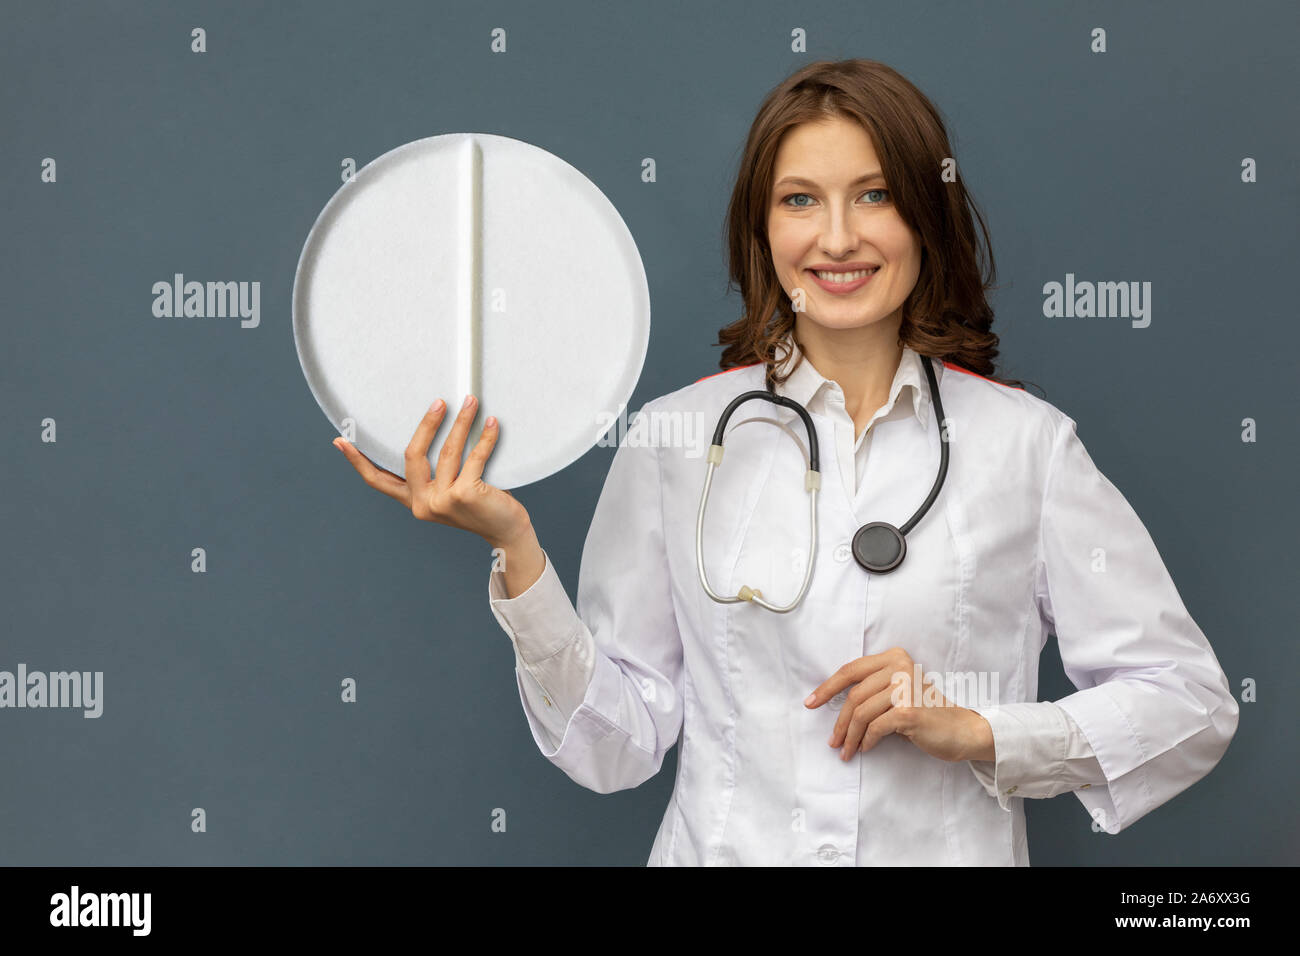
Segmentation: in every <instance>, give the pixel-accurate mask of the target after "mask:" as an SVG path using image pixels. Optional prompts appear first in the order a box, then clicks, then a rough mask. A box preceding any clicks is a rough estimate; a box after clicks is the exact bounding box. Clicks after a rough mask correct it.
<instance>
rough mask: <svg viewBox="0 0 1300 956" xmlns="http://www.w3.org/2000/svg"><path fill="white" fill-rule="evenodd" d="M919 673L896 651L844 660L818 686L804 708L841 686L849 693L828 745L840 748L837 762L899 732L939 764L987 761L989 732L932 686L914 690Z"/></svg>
mask: <svg viewBox="0 0 1300 956" xmlns="http://www.w3.org/2000/svg"><path fill="white" fill-rule="evenodd" d="M918 677H921V670H920V668H918V667H917V666H916V664H915V662H914V661H913V660H912V658H911V655H909V654H908V653H907V651H905V650H903V649H902V648H901V647H893V648H890V649H889V650H887V651H885V652H884V653H881V654H872V655H870V656H867V657H859V658H858V659H857V660H854V661H849V663H847V664H845V665H844V666H843V667H841V668H840V669H839V670H837V671H836V672H835V673H834V674H832V675H831V676H830V677H829V678H828V679H827V680H826V681H824V682H823V683H822V684H821V686H820V687H818V688H817V689H816V690H815V691H813V692H812V694H810V695H809V697H808V699H807V700H805V701H804V706H806V707H808V708H809V709H815V708H817V707H820V706H821V705H822V704H824V703H825V702H826V701H828V700H830V699H831V698H832V697H834V696H835V695H836V694H838V693H839V692H840V691H841V690H843V689H844V688H845V687H848V686H850V685H854V684H856V685H857V686H855V687H854V688H853V689H852V690H851V691H849V694H848V698H847V699H846V700H845V702H844V706H843V707H842V708H841V709H840V715H839V719H838V720H836V721H835V729H834V730H833V731H831V737H830V740H829V741H827V743H828V744H829V745H830V746H832V747H841V748H842V750H841V752H840V759H841V760H848V759H849V758H850V757H851V756H853V754H854V752H855V751H858V750H862V751H867V750H870V749H871V748H872V747H874V746H875V745H876V744H877V743H879V742H880V741H881V740H882V739H883V738H884V737H886V736H888V735H889V734H895V733H896V734H902V735H903V736H904V737H906V738H907V739H908V740H910V741H912V743H914V744H916V746H918V747H920V748H921V749H922V750H924V751H925V752H926V753H928V754H930V755H931V756H933V757H938V758H939V759H940V760H949V761H954V760H992V759H994V750H993V728H992V727H990V726H989V722H988V721H987V720H985V719H984V718H983V717H981V716H980V715H979V714H977V713H975V711H973V710H969V709H967V708H965V707H958V706H957V705H956V704H954V703H953V702H952V701H950V700H948V698H946V697H944V696H943V694H941V693H940V692H939V689H938V688H937V687H935V686H934V685H933V683H925V684H923V685H922V686H915V685H916V683H917V681H916V679H917V678H918Z"/></svg>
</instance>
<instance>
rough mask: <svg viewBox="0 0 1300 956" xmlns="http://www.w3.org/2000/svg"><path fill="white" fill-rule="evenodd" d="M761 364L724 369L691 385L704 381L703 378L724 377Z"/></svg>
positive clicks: (698, 379) (755, 363)
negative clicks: (729, 373)
mask: <svg viewBox="0 0 1300 956" xmlns="http://www.w3.org/2000/svg"><path fill="white" fill-rule="evenodd" d="M761 364H762V363H761V362H754V363H753V364H752V365H737V366H736V367H735V368H724V369H723V370H722V371H721V372H714V373H713V375H706V376H704V378H697V379H696V380H695V382H694V383H693V384H698V383H700V382H702V381H704V379H705V378H714V377H715V376H718V375H726V374H727V373H728V372H739V371H740V370H741V369H742V368H753V367H754V366H755V365H761Z"/></svg>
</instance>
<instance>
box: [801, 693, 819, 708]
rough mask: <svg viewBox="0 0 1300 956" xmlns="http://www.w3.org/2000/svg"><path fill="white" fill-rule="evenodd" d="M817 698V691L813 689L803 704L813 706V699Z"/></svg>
mask: <svg viewBox="0 0 1300 956" xmlns="http://www.w3.org/2000/svg"><path fill="white" fill-rule="evenodd" d="M816 699H817V692H816V691H813V692H812V693H811V694H809V695H808V696H807V697H805V698H804V699H803V705H804V706H805V707H811V706H812V704H813V701H815V700H816Z"/></svg>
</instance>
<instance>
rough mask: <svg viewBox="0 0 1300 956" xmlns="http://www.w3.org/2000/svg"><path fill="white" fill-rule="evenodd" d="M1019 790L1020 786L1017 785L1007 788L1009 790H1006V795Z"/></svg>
mask: <svg viewBox="0 0 1300 956" xmlns="http://www.w3.org/2000/svg"><path fill="white" fill-rule="evenodd" d="M1019 789H1020V785H1019V784H1017V785H1016V786H1014V787H1009V788H1008V789H1007V793H1008V794H1013V793H1015V792H1016V791H1017V790H1019Z"/></svg>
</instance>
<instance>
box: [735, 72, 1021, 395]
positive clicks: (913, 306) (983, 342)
mask: <svg viewBox="0 0 1300 956" xmlns="http://www.w3.org/2000/svg"><path fill="white" fill-rule="evenodd" d="M836 115H839V116H844V117H846V118H848V119H850V120H855V121H857V122H858V123H859V124H860V125H861V126H862V128H863V129H864V130H865V131H866V133H867V135H868V136H870V137H871V141H872V144H873V145H874V146H875V149H876V154H877V156H879V158H880V163H881V172H882V173H883V174H884V176H885V181H886V183H887V184H888V186H889V189H890V196H891V199H892V200H893V203H894V206H895V208H896V209H897V210H898V214H899V216H901V217H902V219H903V221H904V222H905V223H907V224H908V225H909V226H910V227H911V228H912V229H913V230H915V231H916V232H917V233H918V234H919V236H920V241H921V271H920V275H919V276H918V277H917V281H916V287H915V288H914V289H913V290H912V292H911V293H910V294H909V295H908V297H907V298H906V299H905V300H904V302H903V309H902V321H901V323H900V325H899V341H900V344H903V345H906V346H908V347H910V348H912V349H913V350H915V351H916V352H918V353H920V354H921V355H928V356H930V357H931V358H932V359H934V360H936V361H945V362H951V363H952V364H954V365H958V366H960V367H962V368H964V369H966V370H968V371H971V372H974V373H976V374H977V375H982V376H984V377H986V378H989V379H992V380H993V381H995V382H998V383H1000V384H1002V385H1009V386H1012V387H1015V388H1024V383H1022V382H1020V381H1019V380H1017V379H1003V378H999V377H997V376H996V375H994V369H995V362H994V360H995V359H996V358H997V355H998V337H997V335H996V334H994V333H993V332H992V331H990V327H991V326H992V324H993V309H992V307H990V306H989V304H988V300H987V299H986V298H985V293H986V292H987V291H988V290H989V289H993V288H997V287H996V286H994V285H993V281H994V279H995V278H996V275H997V271H996V267H995V265H994V262H993V250H992V247H991V245H990V240H989V233H988V227H987V226H986V225H985V224H984V217H983V216H982V215H981V214H980V211H979V209H978V208H977V207H976V205H975V203H974V200H972V199H971V197H970V195H969V194H968V193H967V192H966V187H965V186H964V185H963V184H962V181H961V178H960V176H958V177H956V178H955V179H953V181H952V182H945V181H944V177H943V176H942V175H941V173H942V172H943V164H944V161H945V160H948V159H949V158H951V157H952V155H953V151H952V148H951V146H950V145H949V143H948V133H947V130H946V129H945V127H944V122H943V119H942V117H941V116H940V114H939V111H938V110H937V109H936V108H935V106H934V104H933V103H931V102H930V100H929V99H928V98H927V97H926V96H925V94H924V93H922V92H921V91H920V90H919V89H917V88H916V87H915V86H914V85H913V84H912V83H911V82H910V81H908V80H907V79H905V78H904V77H903V76H902V75H901V74H899V73H898V72H897V71H895V70H894V69H892V68H891V67H888V66H886V65H885V64H883V63H877V62H875V61H874V60H860V59H855V60H838V61H832V60H822V61H819V62H817V63H812V64H809V65H808V66H806V67H804V68H803V69H801V70H799V71H798V72H796V73H793V74H791V75H790V76H789V77H788V78H787V79H786V80H785V81H783V82H782V83H781V84H780V85H779V86H777V87H776V88H775V89H774V90H772V91H771V92H770V93H768V95H767V98H766V99H765V100H764V101H763V104H762V106H761V107H760V108H759V110H758V115H757V116H756V117H755V118H754V122H753V125H752V126H750V129H749V138H748V139H747V141H746V142H745V148H744V154H743V155H742V157H741V160H740V168H739V170H738V172H737V176H736V185H735V189H734V190H733V191H732V194H731V204H730V206H729V207H728V210H727V220H726V244H727V247H728V256H729V262H730V281H729V282H728V286H727V287H728V290H730V289H731V288H732V287H733V286H734V287H739V289H740V293H741V296H742V299H743V303H744V311H743V314H742V316H741V317H740V318H739V319H737V320H736V321H735V322H733V323H732V324H730V325H728V326H726V327H725V328H723V329H721V330H720V331H719V332H718V341H717V343H716V344H718V345H722V346H724V347H725V348H724V350H723V352H722V356H721V358H720V360H719V362H718V364H719V366H720V367H721V368H722V369H723V370H726V369H731V368H736V367H738V366H741V365H753V364H758V363H762V364H764V365H765V366H766V367H767V386H768V388H772V387H774V385H775V384H776V383H777V382H778V381H784V380H785V378H786V377H788V374H787V375H786V376H783V377H781V378H779V379H778V378H777V377H776V373H775V365H776V364H777V363H778V362H780V361H781V360H782V359H783V358H784V357H785V356H784V355H778V354H777V350H778V346H779V344H780V341H781V339H782V338H783V337H784V336H785V335H786V334H787V333H790V334H793V332H794V311H793V309H792V307H791V304H790V298H789V296H788V295H786V292H785V290H784V289H783V288H782V287H781V284H780V282H778V281H777V276H776V271H775V269H774V268H773V266H772V259H771V252H770V246H769V242H768V236H767V212H768V205H769V203H770V202H771V196H772V176H773V170H774V167H775V164H776V153H777V148H778V147H779V146H780V144H781V139H782V137H783V136H784V134H785V133H786V131H788V130H789V129H791V128H792V127H794V126H797V125H798V124H800V123H805V122H810V121H818V120H822V119H825V118H828V117H833V116H836ZM972 213H974V217H975V219H976V220H978V222H979V227H980V231H981V232H982V234H983V237H984V243H983V245H982V246H980V245H979V244H978V243H977V236H976V233H975V226H974V222H973V221H972V218H971V215H972Z"/></svg>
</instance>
